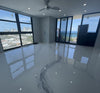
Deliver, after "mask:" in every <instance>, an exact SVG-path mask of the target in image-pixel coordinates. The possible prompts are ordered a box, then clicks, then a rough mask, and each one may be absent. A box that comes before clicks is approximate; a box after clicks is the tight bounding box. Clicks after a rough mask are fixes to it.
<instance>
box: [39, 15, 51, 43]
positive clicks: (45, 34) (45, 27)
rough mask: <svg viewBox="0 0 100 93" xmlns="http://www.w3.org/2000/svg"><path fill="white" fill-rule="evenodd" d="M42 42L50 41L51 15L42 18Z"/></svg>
mask: <svg viewBox="0 0 100 93" xmlns="http://www.w3.org/2000/svg"><path fill="white" fill-rule="evenodd" d="M40 31H41V42H42V43H49V17H45V18H41V19H40Z"/></svg>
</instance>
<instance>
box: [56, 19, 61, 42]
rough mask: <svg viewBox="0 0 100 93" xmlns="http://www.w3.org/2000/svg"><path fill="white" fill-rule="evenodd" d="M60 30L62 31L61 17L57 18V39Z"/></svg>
mask: <svg viewBox="0 0 100 93" xmlns="http://www.w3.org/2000/svg"><path fill="white" fill-rule="evenodd" d="M59 31H60V19H58V20H57V35H56V40H57V41H58V40H59Z"/></svg>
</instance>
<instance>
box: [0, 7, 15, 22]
mask: <svg viewBox="0 0 100 93" xmlns="http://www.w3.org/2000/svg"><path fill="white" fill-rule="evenodd" d="M0 19H2V20H10V21H16V18H15V13H12V12H9V11H5V10H1V9H0Z"/></svg>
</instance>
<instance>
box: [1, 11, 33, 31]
mask: <svg viewBox="0 0 100 93" xmlns="http://www.w3.org/2000/svg"><path fill="white" fill-rule="evenodd" d="M0 19H4V20H11V21H16V19H15V13H12V12H9V11H4V10H0ZM19 19H20V21H21V22H27V23H30V22H31V21H30V17H27V16H24V15H20V14H19ZM24 27H27V28H30V27H31V25H26V24H25V25H22V28H24ZM11 29H16V31H18V30H17V24H16V23H13V22H5V21H0V32H2V31H6V30H11Z"/></svg>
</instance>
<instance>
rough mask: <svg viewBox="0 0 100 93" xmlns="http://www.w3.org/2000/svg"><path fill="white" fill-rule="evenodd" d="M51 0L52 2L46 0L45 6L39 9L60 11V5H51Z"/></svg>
mask: <svg viewBox="0 0 100 93" xmlns="http://www.w3.org/2000/svg"><path fill="white" fill-rule="evenodd" d="M49 2H50V0H44V3H45V7H44V8H42V9H40V10H39V11H44V10H49V9H52V10H58V11H59V10H60V8H59V7H51V6H49Z"/></svg>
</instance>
